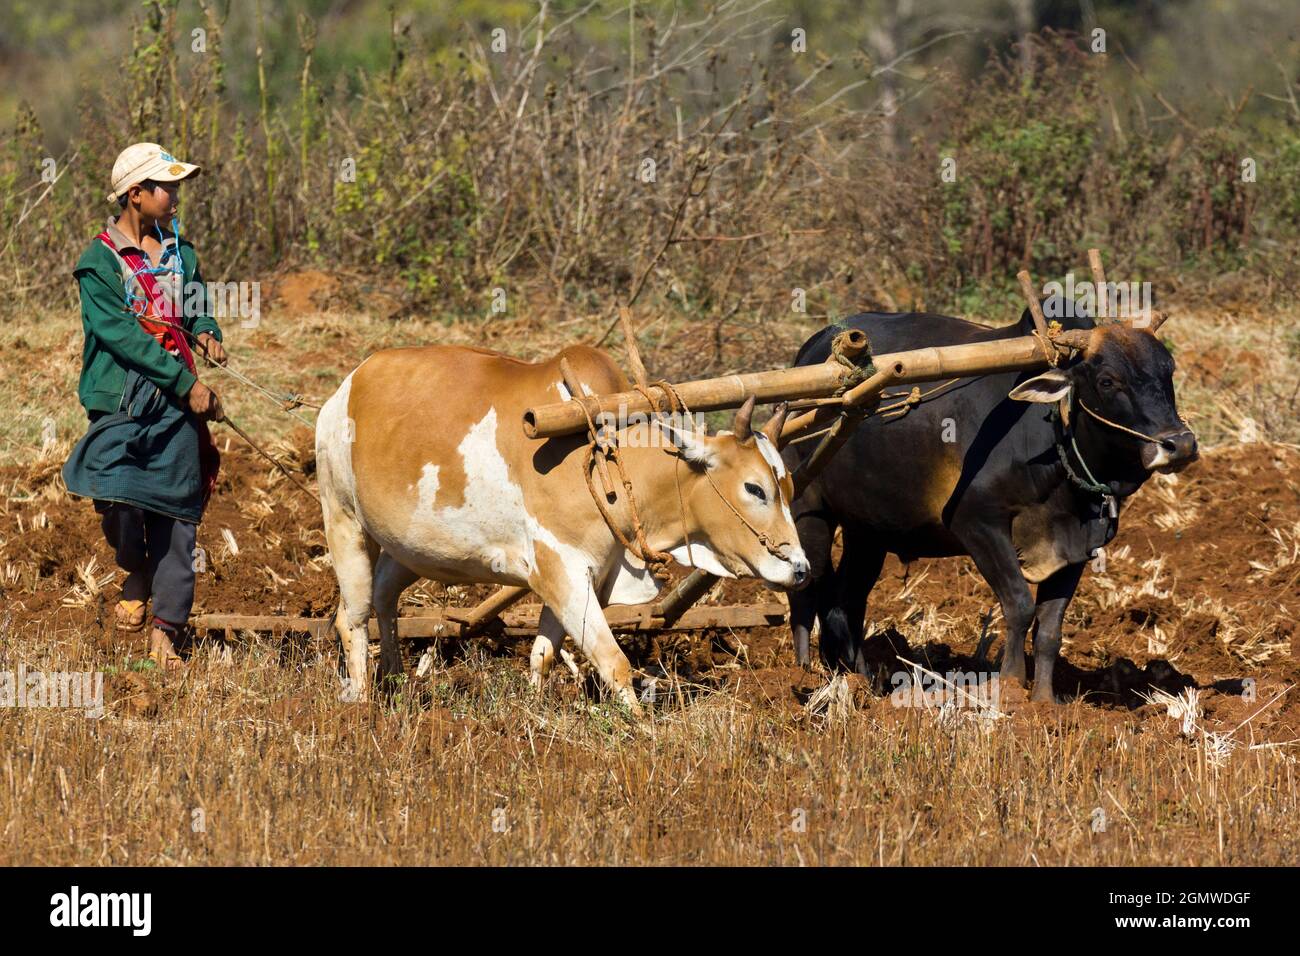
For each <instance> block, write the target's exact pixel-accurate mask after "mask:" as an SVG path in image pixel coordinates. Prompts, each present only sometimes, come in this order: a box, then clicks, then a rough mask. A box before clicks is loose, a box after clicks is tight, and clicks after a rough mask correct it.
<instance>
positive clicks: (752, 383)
mask: <svg viewBox="0 0 1300 956" xmlns="http://www.w3.org/2000/svg"><path fill="white" fill-rule="evenodd" d="M848 373H849V369H848V368H846V367H845V366H843V365H840V364H838V363H834V364H832V363H821V364H818V365H807V366H801V367H799V368H788V369H778V370H776V371H772V372H750V373H747V374H744V375H727V376H725V377H723V378H709V379H703V380H701V381H698V382H683V383H681V384H680V385H676V386H674V389H675V391H676V392H677V394H678V395H679V396H680V397H681V400H682V401H683V402H685V403H686V406H687V407H688V408H690V409H692V410H693V411H699V412H709V411H715V410H717V409H720V408H739V407H740V406H741V405H743V404H744V403H745V400H746V399H747V398H749V397H750V396H751V395H752V396H754V398H755V400H756V401H757V402H758V403H760V404H762V403H765V402H778V401H784V400H787V399H792V398H818V397H821V396H825V395H830V394H832V393H833V392H834V391H835V390H836V389H837V388H838V387H839V386H840V384H841V383H842V382H843V380H844V377H845V375H847V374H848ZM584 407H585V408H586V409H587V413H588V414H590V415H591V417H592V419H593V420H596V419H598V417H599V416H601V415H615V416H619V417H623V416H630V415H636V414H641V415H649V414H651V413H652V412H655V411H657V409H653V408H651V407H650V403H649V402H648V401H647V400H646V398H645V396H644V395H642V394H641V393H640V392H637V391H631V392H618V393H615V394H613V395H597V396H592V395H574V396H573V398H572V399H570V400H569V401H567V402H554V403H551V404H547V405H536V406H534V407H533V408H529V409H527V410H525V412H524V434H525V435H527V436H528V437H529V438H554V437H555V436H557V435H569V434H572V433H574V432H579V431H583V430H584V429H585V428H586V427H587V416H586V415H585V414H583V408H584Z"/></svg>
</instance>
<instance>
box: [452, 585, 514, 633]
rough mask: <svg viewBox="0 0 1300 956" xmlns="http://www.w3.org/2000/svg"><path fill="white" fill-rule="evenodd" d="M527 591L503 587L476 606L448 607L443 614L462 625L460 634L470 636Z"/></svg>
mask: <svg viewBox="0 0 1300 956" xmlns="http://www.w3.org/2000/svg"><path fill="white" fill-rule="evenodd" d="M528 593H529V589H528V588H521V587H503V588H500V589H498V590H497V591H496V592H495V593H493V594H490V595H488V597H487V598H485V599H484V600H483V601H482V602H480V603H479V605H478V606H477V607H474V608H470V609H469V610H468V611H465V612H461V611H460V609H459V608H448V609H447V610H446V612H445V616H446V617H447V619H448V620H451V621H459V622H460V623H461V625H462V626H463V630H462V631H461V636H463V637H470V636H472V635H474V634H477V633H478V632H479V631H481V630H483V628H484V627H486V626H487V625H488V624H489V623H490V622H491V621H492V620H493V619H494V618H496V617H497V616H499V615H500V614H501V612H502V611H504V610H505V609H506V608H508V607H510V606H511V605H512V604H517V603H518V602H519V601H520V600H521V599H522V598H523V597H524V596H525V595H527V594H528Z"/></svg>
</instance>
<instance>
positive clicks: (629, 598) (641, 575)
mask: <svg viewBox="0 0 1300 956" xmlns="http://www.w3.org/2000/svg"><path fill="white" fill-rule="evenodd" d="M606 591H607V592H608V596H607V597H606V598H605V603H606V604H645V603H646V602H647V601H649V600H651V599H652V598H654V597H655V596H656V595H657V594H658V593H659V582H658V581H656V580H655V577H654V575H653V574H651V573H650V569H649V568H647V567H646V566H645V564H644V563H642V562H641V560H640V559H639V558H635V557H633V556H632V555H631V554H630V553H629V552H628V550H627V548H624V549H623V553H622V554H621V555H620V556H619V559H618V566H617V567H616V568H615V569H614V574H613V577H612V579H611V580H610V582H609V584H608V586H607V587H606Z"/></svg>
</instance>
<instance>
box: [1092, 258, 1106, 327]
mask: <svg viewBox="0 0 1300 956" xmlns="http://www.w3.org/2000/svg"><path fill="white" fill-rule="evenodd" d="M1088 268H1090V269H1091V270H1092V284H1093V287H1094V289H1095V291H1096V293H1097V321H1098V324H1100V322H1101V320H1102V319H1104V318H1106V313H1107V311H1108V310H1109V308H1110V292H1109V290H1108V289H1107V288H1106V270H1105V269H1103V268H1102V267H1101V250H1100V249H1089V250H1088Z"/></svg>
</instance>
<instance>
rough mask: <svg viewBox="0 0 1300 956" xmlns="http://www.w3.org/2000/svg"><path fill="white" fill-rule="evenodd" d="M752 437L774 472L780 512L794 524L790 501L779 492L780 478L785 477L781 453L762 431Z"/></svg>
mask: <svg viewBox="0 0 1300 956" xmlns="http://www.w3.org/2000/svg"><path fill="white" fill-rule="evenodd" d="M754 437H755V439H757V442H758V450H759V453H760V454H761V455H762V456H763V460H764V461H766V462H767V463H768V464H769V465H771V466H772V471H773V472H774V473H775V474H776V496H777V497H778V498H780V499H781V514H782V516H783V517H784V518H785V520H786V521H788V522H790V524H794V516H793V515H792V514H790V502H788V501H786V500H785V495H783V494H781V479H782V478H784V477H785V462H784V461H782V460H781V453H780V452H779V451H777V450H776V446H775V445H773V444H772V442H771V441H770V440H768V437H767V436H766V435H764V434H763V433H762V432H755V433H754Z"/></svg>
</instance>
